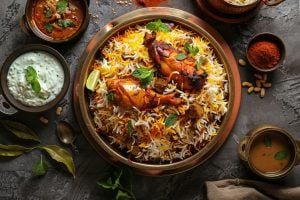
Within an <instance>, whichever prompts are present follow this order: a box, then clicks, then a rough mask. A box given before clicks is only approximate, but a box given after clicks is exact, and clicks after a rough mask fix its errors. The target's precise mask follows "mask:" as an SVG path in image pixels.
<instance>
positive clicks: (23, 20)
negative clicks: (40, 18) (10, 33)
mask: <svg viewBox="0 0 300 200" xmlns="http://www.w3.org/2000/svg"><path fill="white" fill-rule="evenodd" d="M19 24H20V27H21V29H22V31H23V32H24V33H25V34H27V35H29V36H30V35H33V33H32V31H31V29H30V28H29V25H28V22H27V19H26V16H25V15H23V16H22V18H21V20H20V23H19Z"/></svg>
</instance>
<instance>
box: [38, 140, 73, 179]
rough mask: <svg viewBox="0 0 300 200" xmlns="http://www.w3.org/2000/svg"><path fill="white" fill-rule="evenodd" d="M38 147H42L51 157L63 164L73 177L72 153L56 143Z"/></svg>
mask: <svg viewBox="0 0 300 200" xmlns="http://www.w3.org/2000/svg"><path fill="white" fill-rule="evenodd" d="M40 148H41V149H44V150H45V151H46V152H47V153H48V154H49V155H50V156H51V158H52V159H54V160H56V161H57V162H60V163H62V164H64V165H65V166H66V168H67V169H68V171H69V172H70V173H71V174H72V175H73V177H75V165H74V161H73V158H72V155H71V154H70V153H69V152H67V151H66V150H65V149H63V148H61V147H59V146H56V145H46V146H41V147H40Z"/></svg>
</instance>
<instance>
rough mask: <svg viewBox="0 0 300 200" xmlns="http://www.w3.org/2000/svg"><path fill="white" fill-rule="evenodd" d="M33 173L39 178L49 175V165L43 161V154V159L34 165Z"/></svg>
mask: <svg viewBox="0 0 300 200" xmlns="http://www.w3.org/2000/svg"><path fill="white" fill-rule="evenodd" d="M32 171H33V173H34V174H35V175H37V176H42V175H44V174H46V173H47V171H48V165H47V164H46V163H45V162H44V161H43V156H42V154H41V159H40V160H39V161H38V162H36V163H35V164H34V165H33V167H32Z"/></svg>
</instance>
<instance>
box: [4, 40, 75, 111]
mask: <svg viewBox="0 0 300 200" xmlns="http://www.w3.org/2000/svg"><path fill="white" fill-rule="evenodd" d="M0 76H1V89H2V92H3V95H4V96H5V98H6V99H7V100H8V102H9V103H10V104H11V105H12V106H13V107H15V108H16V109H18V110H21V111H25V112H31V113H38V112H43V111H46V110H49V109H51V108H52V107H54V106H55V105H56V104H57V103H58V102H59V101H60V100H61V99H62V98H63V97H64V95H65V94H66V92H67V90H68V87H69V84H70V72H69V67H68V64H67V63H66V60H65V59H64V57H63V56H62V55H61V54H60V53H59V52H58V51H56V50H55V49H53V48H51V47H49V46H46V45H40V44H31V45H27V46H24V47H22V48H19V49H17V50H16V51H14V52H13V53H12V54H11V55H10V56H8V58H7V59H6V60H5V62H4V64H3V66H2V68H1V73H0Z"/></svg>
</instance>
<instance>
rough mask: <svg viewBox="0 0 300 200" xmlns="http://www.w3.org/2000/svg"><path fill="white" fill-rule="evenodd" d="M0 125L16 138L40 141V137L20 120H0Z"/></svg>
mask: <svg viewBox="0 0 300 200" xmlns="http://www.w3.org/2000/svg"><path fill="white" fill-rule="evenodd" d="M0 123H1V125H2V126H3V127H4V128H5V129H7V130H8V131H9V132H10V133H12V134H14V135H15V136H17V137H18V138H21V139H25V140H34V141H37V142H40V141H41V140H40V137H39V136H38V135H37V134H36V133H35V132H34V131H33V130H32V129H30V128H29V127H28V126H26V125H25V124H22V123H20V122H15V121H10V120H0Z"/></svg>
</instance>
